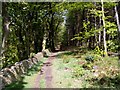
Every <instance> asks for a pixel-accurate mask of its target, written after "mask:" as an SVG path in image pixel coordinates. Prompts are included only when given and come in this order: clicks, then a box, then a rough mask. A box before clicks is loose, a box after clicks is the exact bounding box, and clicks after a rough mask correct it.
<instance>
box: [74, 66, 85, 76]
mask: <svg viewBox="0 0 120 90" xmlns="http://www.w3.org/2000/svg"><path fill="white" fill-rule="evenodd" d="M83 75H84V69H83V68H82V66H81V65H76V66H75V67H73V77H74V78H80V77H81V76H83Z"/></svg>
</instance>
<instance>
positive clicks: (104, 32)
mask: <svg viewBox="0 0 120 90" xmlns="http://www.w3.org/2000/svg"><path fill="white" fill-rule="evenodd" d="M101 4H102V21H103V41H104V55H105V56H107V44H106V29H105V15H104V4H103V0H101Z"/></svg>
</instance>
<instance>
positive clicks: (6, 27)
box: [1, 2, 10, 54]
mask: <svg viewBox="0 0 120 90" xmlns="http://www.w3.org/2000/svg"><path fill="white" fill-rule="evenodd" d="M2 11H3V12H2V17H3V29H2V30H3V35H2V51H1V54H2V53H3V52H4V49H5V47H6V40H7V37H8V34H9V24H10V22H9V18H8V16H7V3H6V2H3V3H2Z"/></svg>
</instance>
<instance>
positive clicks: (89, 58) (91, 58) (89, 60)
mask: <svg viewBox="0 0 120 90" xmlns="http://www.w3.org/2000/svg"><path fill="white" fill-rule="evenodd" d="M85 60H86V61H87V62H93V61H94V57H93V56H90V55H89V56H86V57H85Z"/></svg>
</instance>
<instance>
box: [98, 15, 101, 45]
mask: <svg viewBox="0 0 120 90" xmlns="http://www.w3.org/2000/svg"><path fill="white" fill-rule="evenodd" d="M99 25H100V26H99V28H101V17H100V21H99ZM98 44H99V47H100V44H101V31H99V41H98Z"/></svg>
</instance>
